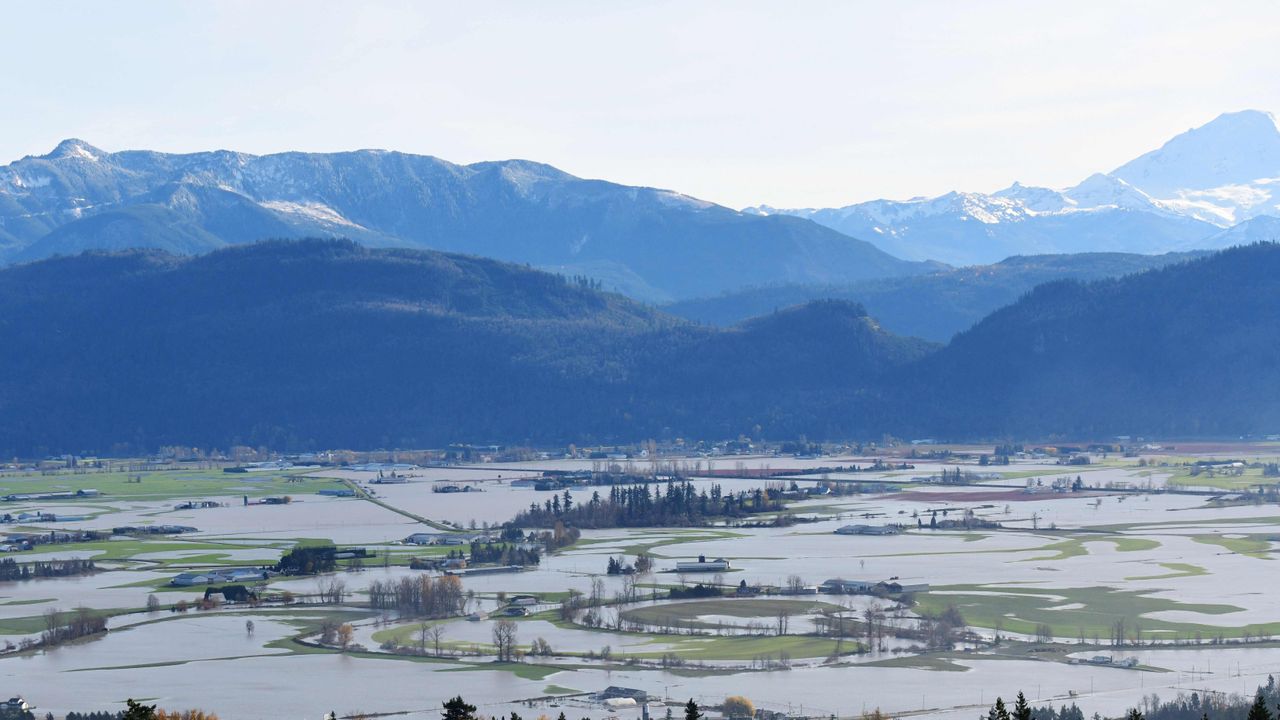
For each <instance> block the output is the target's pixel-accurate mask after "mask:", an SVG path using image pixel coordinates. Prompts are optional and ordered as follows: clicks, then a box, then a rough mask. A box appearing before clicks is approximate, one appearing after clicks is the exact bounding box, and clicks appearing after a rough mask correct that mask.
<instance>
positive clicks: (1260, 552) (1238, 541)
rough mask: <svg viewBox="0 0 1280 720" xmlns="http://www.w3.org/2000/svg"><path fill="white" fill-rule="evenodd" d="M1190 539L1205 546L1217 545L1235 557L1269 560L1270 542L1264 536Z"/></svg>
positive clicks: (1214, 536)
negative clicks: (1234, 554)
mask: <svg viewBox="0 0 1280 720" xmlns="http://www.w3.org/2000/svg"><path fill="white" fill-rule="evenodd" d="M1191 539H1192V540H1195V541H1196V542H1198V543H1203V544H1205V545H1217V546H1218V547H1221V548H1224V549H1225V550H1227V551H1228V552H1233V553H1236V554H1237V555H1247V556H1249V557H1252V558H1258V559H1259V560H1270V559H1271V557H1270V556H1269V554H1268V553H1270V552H1271V542H1270V541H1269V540H1267V536H1266V535H1247V536H1245V537H1239V538H1229V537H1223V536H1221V535H1193V536H1191Z"/></svg>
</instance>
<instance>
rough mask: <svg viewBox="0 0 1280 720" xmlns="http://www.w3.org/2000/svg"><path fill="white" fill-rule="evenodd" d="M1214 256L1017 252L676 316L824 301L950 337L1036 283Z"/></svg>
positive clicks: (690, 304)
mask: <svg viewBox="0 0 1280 720" xmlns="http://www.w3.org/2000/svg"><path fill="white" fill-rule="evenodd" d="M1206 254H1208V253H1168V254H1165V255H1133V254H1127V253H1080V254H1077V255H1019V256H1015V257H1011V258H1008V259H1005V260H1002V261H1001V262H998V263H995V264H993V265H974V266H970V267H963V268H948V269H946V270H940V271H939V272H936V273H931V274H928V275H916V276H911V277H899V278H885V279H880V280H863V281H858V282H853V283H845V284H840V285H772V286H766V287H758V288H750V289H746V290H739V291H735V292H730V293H725V294H723V295H717V296H714V297H706V298H696V299H692V300H683V301H680V302H675V303H672V304H670V305H667V306H666V307H665V308H664V309H665V310H666V311H667V312H670V313H672V314H674V315H679V316H680V317H684V318H688V319H690V320H696V321H698V322H704V323H710V324H712V325H721V326H728V325H733V324H735V323H739V322H742V321H743V320H746V319H747V318H751V317H755V316H757V315H763V314H765V313H769V312H773V311H774V310H776V309H778V308H784V307H788V306H791V305H798V304H801V303H806V302H811V301H813V300H820V299H824V298H835V299H843V300H850V301H853V302H857V303H860V304H862V305H864V306H865V307H866V308H867V310H868V312H870V313H871V314H872V315H873V316H874V317H875V318H876V319H877V320H879V321H880V322H881V323H883V324H884V326H885V327H886V328H887V329H888V330H890V331H891V332H894V333H897V334H899V335H911V336H914V337H919V338H924V339H926V340H933V341H935V342H946V341H948V340H950V339H951V337H952V336H953V335H955V334H956V333H958V332H961V331H963V330H967V329H969V328H970V327H972V326H973V324H974V323H976V322H978V321H979V320H981V319H982V318H984V317H986V316H987V315H988V314H989V313H991V312H992V311H993V310H996V309H997V308H1001V307H1004V306H1005V305H1008V304H1009V303H1012V302H1014V301H1015V300H1017V299H1018V298H1019V297H1021V296H1022V295H1023V294H1025V293H1026V292H1027V291H1029V290H1031V288H1033V287H1035V286H1036V285H1040V284H1042V283H1046V282H1050V281H1053V280H1063V279H1072V280H1099V279H1103V278H1109V277H1120V276H1123V275H1128V274H1131V273H1136V272H1142V271H1144V270H1149V269H1152V268H1157V267H1163V266H1165V265H1169V264H1172V263H1176V262H1184V261H1186V260H1191V259H1194V258H1196V257H1203V256H1204V255H1206Z"/></svg>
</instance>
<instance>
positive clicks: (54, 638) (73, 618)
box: [40, 607, 107, 647]
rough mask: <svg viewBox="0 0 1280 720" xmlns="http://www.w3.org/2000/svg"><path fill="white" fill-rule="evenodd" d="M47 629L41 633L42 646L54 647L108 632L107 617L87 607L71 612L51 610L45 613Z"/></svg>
mask: <svg viewBox="0 0 1280 720" xmlns="http://www.w3.org/2000/svg"><path fill="white" fill-rule="evenodd" d="M44 622H45V629H44V632H42V633H40V644H41V645H44V646H45V647H52V646H54V645H58V644H61V643H64V642H68V641H71V640H76V639H78V638H82V637H88V636H89V635H96V634H97V633H100V632H106V630H107V616H106V615H103V614H102V613H99V612H95V611H93V610H90V609H89V608H86V607H79V608H76V609H75V610H73V611H71V612H63V611H62V610H57V609H49V610H46V611H45V613H44Z"/></svg>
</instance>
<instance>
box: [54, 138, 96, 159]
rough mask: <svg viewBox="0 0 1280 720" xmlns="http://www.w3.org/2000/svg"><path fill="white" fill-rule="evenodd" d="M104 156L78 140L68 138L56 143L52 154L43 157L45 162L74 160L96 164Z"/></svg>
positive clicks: (94, 148)
mask: <svg viewBox="0 0 1280 720" xmlns="http://www.w3.org/2000/svg"><path fill="white" fill-rule="evenodd" d="M103 155H106V153H105V152H103V151H102V150H99V149H98V148H96V147H94V146H92V145H90V144H89V143H87V142H85V141H83V140H80V139H78V138H68V139H66V140H63V141H62V142H60V143H58V145H57V147H55V148H54V149H53V152H51V153H49V154H48V155H45V156H44V157H45V159H46V160H62V159H65V158H76V159H80V160H90V161H93V162H97V161H98V160H100V159H101V158H102V156H103Z"/></svg>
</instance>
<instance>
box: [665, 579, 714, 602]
mask: <svg viewBox="0 0 1280 720" xmlns="http://www.w3.org/2000/svg"><path fill="white" fill-rule="evenodd" d="M721 595H724V589H723V588H720V587H717V586H715V585H703V584H702V583H698V584H697V585H689V586H687V587H679V586H677V587H673V588H671V590H670V591H669V592H668V593H667V597H669V598H671V599H672V600H693V599H697V598H709V597H720V596H721Z"/></svg>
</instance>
